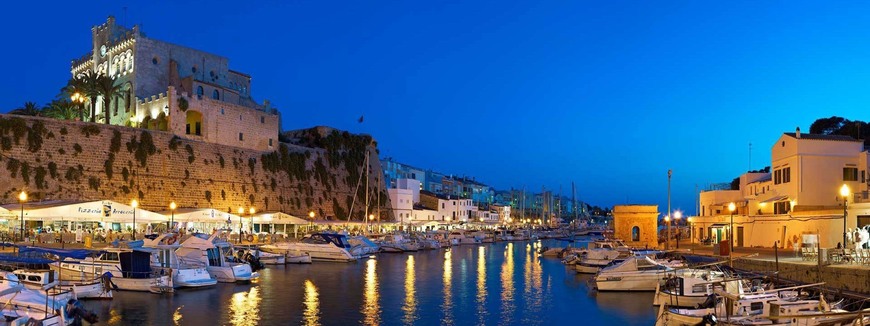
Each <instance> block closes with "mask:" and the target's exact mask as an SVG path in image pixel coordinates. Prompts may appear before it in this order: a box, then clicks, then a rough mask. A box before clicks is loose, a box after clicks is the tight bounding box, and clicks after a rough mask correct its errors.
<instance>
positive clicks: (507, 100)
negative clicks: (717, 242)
mask: <svg viewBox="0 0 870 326" xmlns="http://www.w3.org/2000/svg"><path fill="white" fill-rule="evenodd" d="M125 5H126V6H127V7H128V10H127V14H126V19H125V15H124V12H123V10H122V7H123V6H125ZM868 7H870V3H868V2H856V3H852V2H849V3H840V2H837V3H834V2H803V1H745V2H744V1H727V2H726V1H723V2H720V3H711V2H709V1H566V0H560V1H448V2H438V1H382V0H378V1H275V2H262V1H197V2H181V1H141V2H140V1H136V2H133V1H126V2H125V1H85V2H82V1H63V2H55V3H42V2H39V1H28V2H19V3H15V4H5V5H4V9H3V12H4V13H3V14H2V19H0V30H2V31H3V44H4V46H3V51H0V62H4V63H5V67H6V68H5V69H6V73H4V77H3V78H0V89H2V90H3V91H2V96H0V111H3V112H5V111H7V110H9V109H12V108H15V107H18V106H20V105H21V104H22V103H24V102H25V101H35V102H38V103H40V104H44V103H46V102H48V101H49V100H50V99H51V98H52V97H53V96H54V95H55V94H57V91H58V89H59V88H60V87H62V86H63V85H64V83H65V81H66V80H67V79H68V78H69V73H68V70H69V63H70V60H71V59H73V58H77V57H79V56H81V55H83V54H85V53H86V51H88V50H89V49H90V42H91V32H90V28H91V26H93V25H97V24H101V23H103V22H105V19H106V16H108V15H110V14H111V15H115V16H116V17H117V19H118V21H119V22H124V21H125V20H126V25H133V24H137V23H141V24H142V28H143V31H144V32H145V33H146V34H147V35H148V36H150V37H153V38H156V39H161V40H165V41H169V42H173V43H178V44H182V45H186V46H190V47H193V48H197V49H201V50H205V51H209V52H212V53H216V54H220V55H223V56H226V57H228V58H229V59H230V67H231V68H232V69H234V70H238V71H242V72H246V73H249V74H250V75H252V76H253V85H252V92H253V95H254V97H255V98H256V99H257V100H259V101H262V100H263V99H269V100H271V101H272V103H274V104H275V105H276V106H278V107H279V108H281V111H282V113H283V127H284V128H285V129H298V128H305V127H310V126H315V125H328V126H333V127H337V128H341V129H347V130H350V131H353V132H365V133H370V134H372V135H374V137H375V138H376V139H377V140H378V142H379V146H380V149H381V154H382V156H383V157H393V158H395V159H396V160H398V161H401V162H406V163H409V164H413V165H416V166H419V167H421V168H431V169H435V170H438V171H442V172H444V173H447V174H456V175H468V176H474V177H476V178H477V179H478V180H480V181H483V182H485V183H488V184H491V185H492V186H495V187H497V188H500V189H508V188H510V187H515V188H522V187H523V186H525V187H526V188H527V189H529V190H536V191H537V190H540V189H541V186H546V187H547V188H548V189H558V188H559V186H560V185H561V186H562V187H563V189H564V193H565V194H566V195H570V189H571V182H572V181H574V182H576V183H577V188H578V195H579V197H580V198H581V199H583V200H586V201H588V202H590V203H592V204H597V205H602V206H610V205H614V204H621V203H655V204H659V205H660V211H665V210H666V207H667V206H666V205H667V170H668V169H673V170H674V177H673V180H672V181H673V183H672V185H673V204H672V205H673V207H674V208H675V209H682V210H684V211H685V212H686V213H687V214H694V212H695V209H694V206H695V200H696V197H697V196H696V195H695V194H694V192H695V187H696V185H698V186H699V187H701V188H703V187H704V186H705V185H706V184H708V183H718V182H728V181H730V180H731V179H732V178H733V177H736V176H738V175H739V174H740V173H743V172H745V171H746V170H747V169H748V168H749V148H748V147H749V146H748V144H749V143H750V142H752V144H753V151H752V168H753V169H756V168H761V167H764V166H765V165H768V164H769V162H770V148H771V146H772V144H773V142H774V141H776V139H777V138H778V137H779V136H780V135H781V133H782V132H790V131H794V129H795V127H797V126H800V127H801V129H802V130H804V131H808V130H809V125H810V124H811V123H812V122H813V121H814V120H815V119H816V118H820V117H829V116H832V115H838V116H844V117H846V118H848V119H857V120H865V121H866V120H868V119H870V115H868V112H870V110H868V109H867V104H868V100H870V99H868V97H870V91H868V90H870V82H868V79H870V76H868V72H870V19H868V13H870V8H868ZM361 115H364V116H365V121H364V123H361V124H360V123H358V122H357V119H358V118H359V117H360V116H361Z"/></svg>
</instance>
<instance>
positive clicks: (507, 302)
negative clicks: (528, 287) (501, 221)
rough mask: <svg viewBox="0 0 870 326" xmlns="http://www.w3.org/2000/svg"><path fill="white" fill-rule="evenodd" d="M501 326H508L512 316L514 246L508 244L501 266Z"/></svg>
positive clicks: (510, 243)
mask: <svg viewBox="0 0 870 326" xmlns="http://www.w3.org/2000/svg"><path fill="white" fill-rule="evenodd" d="M501 286H502V288H501V309H502V310H501V321H500V324H501V325H510V324H512V323H511V317H513V314H514V244H513V243H512V242H508V244H507V247H506V248H505V251H504V262H503V263H502V264H501Z"/></svg>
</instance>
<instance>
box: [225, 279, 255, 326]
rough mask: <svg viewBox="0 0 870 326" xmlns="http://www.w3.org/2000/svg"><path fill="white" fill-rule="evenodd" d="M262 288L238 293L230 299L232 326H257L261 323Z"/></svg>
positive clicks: (253, 288)
mask: <svg viewBox="0 0 870 326" xmlns="http://www.w3.org/2000/svg"><path fill="white" fill-rule="evenodd" d="M261 300H262V299H261V298H260V288H258V287H252V288H251V290H249V291H248V292H238V293H236V294H233V296H232V298H231V299H230V316H231V317H230V324H232V325H256V324H258V323H259V321H260V301H261Z"/></svg>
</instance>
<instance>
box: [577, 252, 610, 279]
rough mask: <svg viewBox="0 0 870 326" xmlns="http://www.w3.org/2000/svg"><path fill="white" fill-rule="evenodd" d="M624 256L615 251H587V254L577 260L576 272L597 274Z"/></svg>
mask: <svg viewBox="0 0 870 326" xmlns="http://www.w3.org/2000/svg"><path fill="white" fill-rule="evenodd" d="M620 256H622V253H621V252H619V251H617V250H615V249H603V248H596V249H590V250H588V251H586V254H585V255H583V256H582V257H580V258H579V259H577V260H575V261H574V263H573V267H574V270H575V271H577V272H578V273H582V274H595V273H598V271H599V270H601V269H602V268H604V267H605V266H607V265H609V264H610V263H612V262H613V261H614V260H616V259H617V258H619V257H620Z"/></svg>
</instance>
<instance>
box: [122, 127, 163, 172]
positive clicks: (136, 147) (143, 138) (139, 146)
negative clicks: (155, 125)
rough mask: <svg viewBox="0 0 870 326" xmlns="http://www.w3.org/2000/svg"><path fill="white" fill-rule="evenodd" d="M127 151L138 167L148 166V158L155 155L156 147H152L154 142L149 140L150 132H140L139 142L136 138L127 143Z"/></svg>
mask: <svg viewBox="0 0 870 326" xmlns="http://www.w3.org/2000/svg"><path fill="white" fill-rule="evenodd" d="M127 151H128V152H131V153H133V156H134V157H135V158H136V161H138V162H139V165H140V166H142V167H145V166H146V165H147V164H148V157H149V156H151V155H154V154H157V146H154V140H153V139H152V138H151V132H150V131H148V130H142V133H141V134H139V140H138V141H137V140H136V137H133V138H132V139H130V141H129V142H127Z"/></svg>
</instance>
